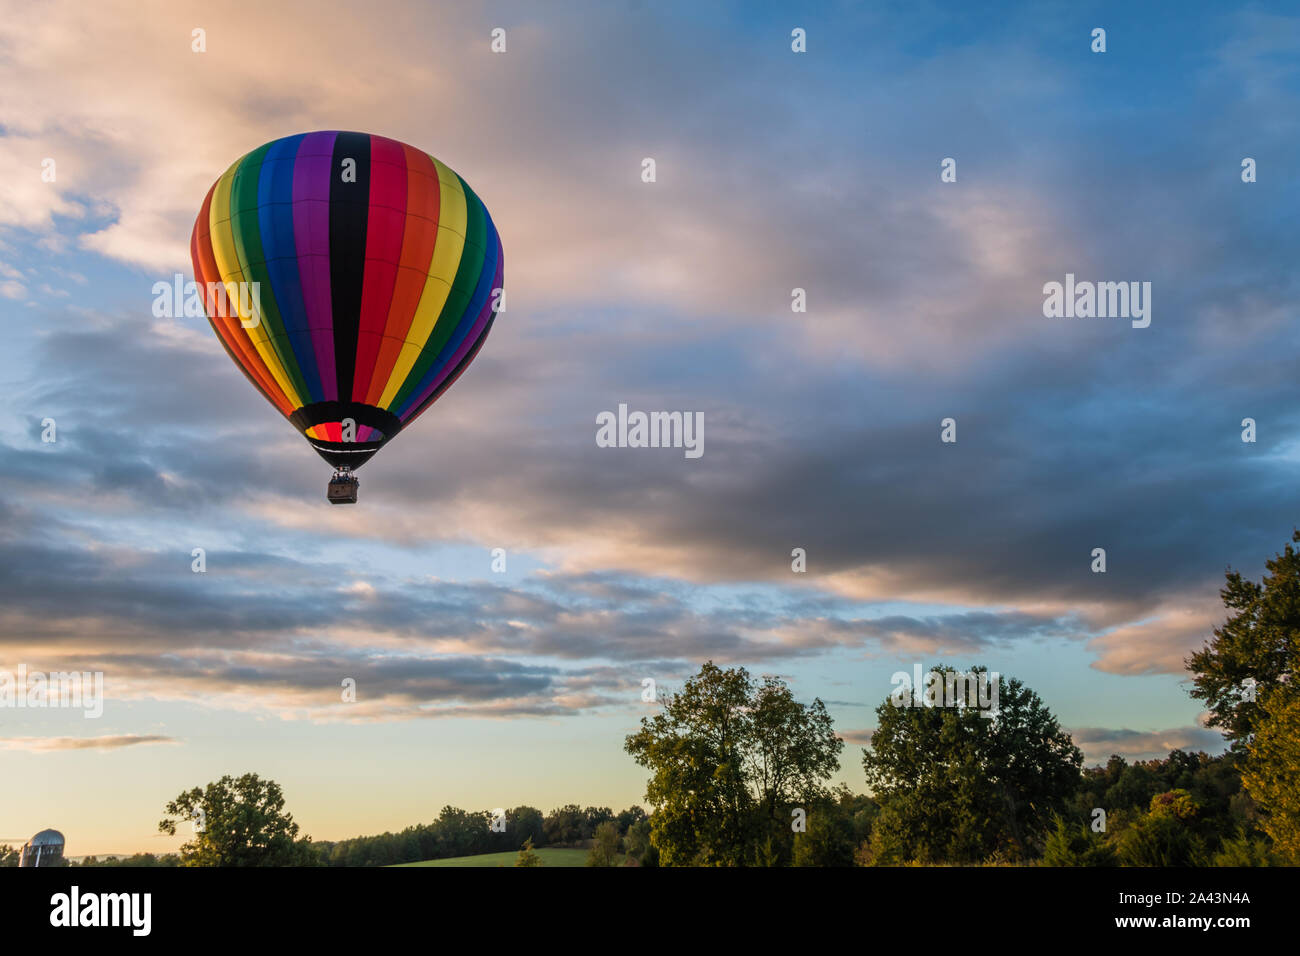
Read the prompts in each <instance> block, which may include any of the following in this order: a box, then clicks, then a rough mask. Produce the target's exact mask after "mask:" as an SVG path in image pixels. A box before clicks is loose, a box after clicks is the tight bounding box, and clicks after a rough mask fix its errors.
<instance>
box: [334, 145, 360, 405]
mask: <svg viewBox="0 0 1300 956" xmlns="http://www.w3.org/2000/svg"><path fill="white" fill-rule="evenodd" d="M330 176H331V179H330V303H331V305H332V306H333V312H334V369H335V374H336V375H337V377H338V386H339V400H340V401H343V402H347V401H349V400H351V398H352V378H353V373H354V372H355V371H356V367H357V327H358V326H359V324H360V319H361V284H362V281H363V280H364V278H365V273H366V222H367V220H368V219H369V218H370V137H369V136H368V135H367V134H366V133H339V135H338V136H337V137H335V139H334V166H333V169H332V170H331V171H330Z"/></svg>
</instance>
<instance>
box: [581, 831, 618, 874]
mask: <svg viewBox="0 0 1300 956" xmlns="http://www.w3.org/2000/svg"><path fill="white" fill-rule="evenodd" d="M595 841H596V842H595V844H594V845H593V846H592V848H591V852H590V853H588V854H587V865H588V866H617V865H618V850H619V845H620V844H621V843H622V842H623V841H622V840H621V839H620V838H619V835H618V824H616V823H615V822H614V821H613V820H606V821H605V822H604V823H601V824H600V825H599V826H597V827H596V833H595Z"/></svg>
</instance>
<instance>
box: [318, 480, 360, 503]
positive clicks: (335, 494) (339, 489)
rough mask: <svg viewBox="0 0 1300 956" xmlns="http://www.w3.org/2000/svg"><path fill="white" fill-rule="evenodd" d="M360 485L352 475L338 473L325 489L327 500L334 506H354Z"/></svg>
mask: <svg viewBox="0 0 1300 956" xmlns="http://www.w3.org/2000/svg"><path fill="white" fill-rule="evenodd" d="M359 484H360V482H358V481H357V479H356V478H354V477H353V476H352V475H348V474H344V473H343V472H336V473H335V475H334V477H333V478H331V479H330V483H329V485H328V486H327V487H326V489H325V499H326V500H327V501H328V502H329V503H330V504H332V505H354V504H356V503H357V486H358V485H359Z"/></svg>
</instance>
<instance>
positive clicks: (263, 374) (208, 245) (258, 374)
mask: <svg viewBox="0 0 1300 956" xmlns="http://www.w3.org/2000/svg"><path fill="white" fill-rule="evenodd" d="M216 188H217V186H216V183H213V184H212V188H210V189H209V190H208V195H207V197H206V198H205V199H204V200H203V208H202V209H201V210H199V218H198V219H197V220H196V221H195V223H194V233H193V235H192V236H191V246H190V254H191V259H192V260H193V264H194V279H195V281H196V282H198V283H199V285H200V286H201V291H202V293H203V305H204V310H205V311H206V313H207V316H208V323H209V324H210V325H211V326H212V328H213V330H214V331H215V332H216V333H217V335H218V337H219V338H220V339H221V341H222V343H223V344H224V345H225V346H226V351H227V352H228V353H229V354H230V357H231V359H233V360H234V362H235V364H236V365H238V366H239V367H240V368H241V369H242V370H243V371H244V374H245V375H247V376H248V377H249V378H250V379H252V380H253V383H254V384H255V385H257V386H258V388H260V389H261V391H262V394H263V395H265V396H266V397H267V399H268V400H269V401H270V402H271V404H272V405H274V406H275V407H276V408H277V409H279V410H280V414H282V415H284V416H285V417H286V418H288V417H289V416H290V415H292V414H293V412H294V408H293V404H292V403H291V402H290V401H289V400H288V398H287V397H286V396H285V394H284V392H283V391H282V390H281V388H280V386H279V385H277V384H276V381H275V379H274V378H273V377H272V376H271V373H270V372H269V371H268V370H267V368H266V365H265V364H264V363H263V362H262V358H261V356H259V355H258V354H257V351H256V350H255V349H254V348H253V344H252V342H250V341H249V339H248V336H246V335H244V334H243V329H242V327H241V326H240V324H239V316H238V315H235V316H233V317H232V316H230V315H229V314H226V315H218V313H219V312H222V311H224V312H225V313H230V312H231V311H232V310H231V308H230V306H229V303H228V302H227V305H226V308H225V309H224V310H223V309H222V308H220V305H221V300H219V299H218V298H217V296H216V292H215V290H213V291H212V293H211V294H209V290H208V285H209V283H220V282H221V281H222V279H221V273H220V271H219V270H218V269H217V260H216V256H215V255H213V252H212V237H211V227H210V225H209V221H210V220H209V216H210V214H211V209H212V197H213V194H214V193H215V192H216Z"/></svg>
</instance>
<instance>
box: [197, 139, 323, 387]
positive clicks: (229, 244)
mask: <svg viewBox="0 0 1300 956" xmlns="http://www.w3.org/2000/svg"><path fill="white" fill-rule="evenodd" d="M241 162H243V160H242V159H241V160H239V161H238V162H236V163H235V164H234V165H232V166H231V167H230V168H229V169H227V170H226V171H225V173H224V174H223V175H222V177H221V178H220V179H219V180H217V188H216V190H215V191H214V192H213V194H212V209H211V212H210V213H209V216H208V222H209V226H210V228H211V234H212V256H213V258H214V259H216V261H217V272H219V273H220V274H221V280H222V281H223V282H225V283H231V282H234V283H239V282H243V281H244V270H243V268H242V267H241V266H240V265H239V254H238V253H237V252H236V250H235V237H234V233H233V232H232V231H231V226H230V187H231V184H232V183H233V182H234V179H235V170H236V169H237V168H238V167H239V163H241ZM270 291H271V290H269V289H266V290H263V294H266V295H269V294H270ZM226 299H227V303H228V305H231V306H234V308H235V310H236V311H237V312H238V313H239V318H240V320H241V321H240V331H242V332H243V334H244V335H246V336H248V338H249V340H250V341H251V342H252V343H253V348H255V349H257V354H258V355H260V356H261V357H262V361H263V362H264V363H265V364H266V368H267V371H269V372H270V373H271V377H272V378H274V379H275V382H276V384H277V385H279V386H280V388H281V389H283V391H284V394H285V397H287V398H288V399H289V401H290V402H291V403H292V404H293V406H294V407H295V408H300V407H302V406H303V405H304V404H306V403H305V402H304V401H303V400H302V396H301V395H299V394H298V392H297V390H295V389H294V387H293V382H292V380H291V379H290V378H289V376H288V374H287V373H286V372H285V370H284V365H283V364H282V363H281V362H280V356H278V355H277V354H276V353H275V347H274V346H273V345H272V344H271V339H270V337H269V336H268V335H267V334H266V324H265V323H264V322H262V320H261V316H258V315H256V309H255V308H254V309H243V308H240V301H239V300H240V296H239V293H238V287H236V291H235V295H234V296H233V297H232V296H230V294H229V291H228V292H227V295H226ZM254 318H256V319H257V324H256V325H254V326H253V327H252V328H249V327H248V326H246V325H245V324H244V322H251V321H253V320H254Z"/></svg>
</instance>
